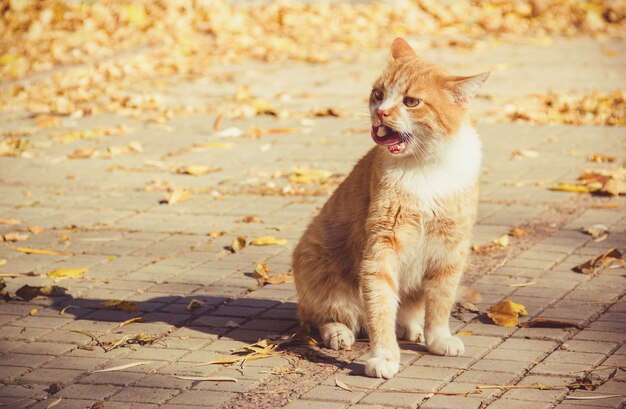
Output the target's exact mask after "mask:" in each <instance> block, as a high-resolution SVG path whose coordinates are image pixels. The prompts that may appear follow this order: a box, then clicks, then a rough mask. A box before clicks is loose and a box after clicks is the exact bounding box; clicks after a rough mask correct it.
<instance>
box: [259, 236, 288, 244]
mask: <svg viewBox="0 0 626 409" xmlns="http://www.w3.org/2000/svg"><path fill="white" fill-rule="evenodd" d="M251 244H252V245H253V246H274V245H278V246H284V245H286V244H287V240H286V239H277V238H276V237H274V236H261V237H257V238H256V239H254V240H252V242H251Z"/></svg>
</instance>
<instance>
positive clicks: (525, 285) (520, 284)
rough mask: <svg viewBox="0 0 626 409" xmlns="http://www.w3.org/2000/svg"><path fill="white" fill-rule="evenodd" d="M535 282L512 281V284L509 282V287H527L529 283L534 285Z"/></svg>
mask: <svg viewBox="0 0 626 409" xmlns="http://www.w3.org/2000/svg"><path fill="white" fill-rule="evenodd" d="M535 284H537V282H536V281H529V282H527V283H514V284H509V287H528V286H529V285H535Z"/></svg>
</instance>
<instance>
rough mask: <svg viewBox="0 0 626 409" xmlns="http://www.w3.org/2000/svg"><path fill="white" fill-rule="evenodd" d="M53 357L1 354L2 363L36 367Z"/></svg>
mask: <svg viewBox="0 0 626 409" xmlns="http://www.w3.org/2000/svg"><path fill="white" fill-rule="evenodd" d="M53 358H54V357H52V356H50V355H34V354H19V353H8V354H5V355H3V356H2V365H6V366H24V367H27V368H36V367H38V366H41V365H42V364H44V363H46V362H48V361H50V360H51V359H53Z"/></svg>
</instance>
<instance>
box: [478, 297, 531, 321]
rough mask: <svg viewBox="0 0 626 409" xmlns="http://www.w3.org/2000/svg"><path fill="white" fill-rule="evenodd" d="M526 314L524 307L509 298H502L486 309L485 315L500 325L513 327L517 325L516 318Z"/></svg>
mask: <svg viewBox="0 0 626 409" xmlns="http://www.w3.org/2000/svg"><path fill="white" fill-rule="evenodd" d="M526 315H528V312H526V307H525V306H524V305H523V304H517V303H515V302H513V301H511V300H504V301H502V302H500V303H498V304H495V305H492V306H491V307H489V309H488V310H487V316H488V317H489V318H491V319H492V320H493V322H494V323H496V324H497V325H499V326H501V327H514V326H515V325H517V318H518V317H523V316H526Z"/></svg>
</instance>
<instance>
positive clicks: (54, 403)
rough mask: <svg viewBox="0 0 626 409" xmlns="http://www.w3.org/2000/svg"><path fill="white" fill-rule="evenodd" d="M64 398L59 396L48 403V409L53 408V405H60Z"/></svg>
mask: <svg viewBox="0 0 626 409" xmlns="http://www.w3.org/2000/svg"><path fill="white" fill-rule="evenodd" d="M62 400H63V398H57V399H55V400H54V401H52V402H50V403H49V404H48V406H46V409H52V408H53V407H55V406H56V405H58V404H59V403H61V401H62Z"/></svg>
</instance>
